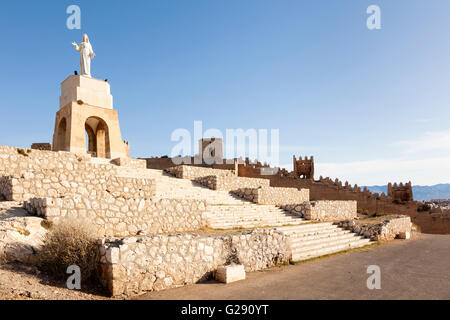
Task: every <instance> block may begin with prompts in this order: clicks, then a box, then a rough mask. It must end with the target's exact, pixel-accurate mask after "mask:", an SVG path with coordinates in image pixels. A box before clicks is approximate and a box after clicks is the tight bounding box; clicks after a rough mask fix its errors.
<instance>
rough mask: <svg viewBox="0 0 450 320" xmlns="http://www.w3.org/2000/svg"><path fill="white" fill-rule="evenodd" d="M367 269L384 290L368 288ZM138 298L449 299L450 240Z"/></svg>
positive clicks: (426, 240)
mask: <svg viewBox="0 0 450 320" xmlns="http://www.w3.org/2000/svg"><path fill="white" fill-rule="evenodd" d="M368 265H378V266H379V267H380V268H381V289H380V290H369V289H367V286H366V281H367V278H368V277H369V276H370V274H367V266H368ZM138 299H180V300H181V299H194V300H197V299H199V300H208V299H221V300H222V299H225V300H226V299H238V300H240V299H250V300H253V299H261V300H264V299H283V300H288V299H369V300H370V299H450V235H425V234H415V235H414V238H413V239H412V240H395V241H392V242H389V243H386V244H382V245H374V246H372V247H369V248H367V249H362V250H359V251H353V252H348V253H343V254H338V255H334V256H330V257H325V258H321V259H318V260H313V261H309V262H305V263H300V264H297V265H291V266H283V267H277V268H272V269H269V270H265V271H261V272H253V273H249V274H247V279H246V280H244V281H239V282H235V283H231V284H228V285H225V284H221V283H216V282H213V281H211V282H207V283H201V284H195V285H190V286H185V287H181V288H175V289H170V290H165V291H160V292H151V293H148V294H146V295H143V296H140V297H138Z"/></svg>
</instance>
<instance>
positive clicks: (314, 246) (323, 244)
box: [292, 237, 370, 254]
mask: <svg viewBox="0 0 450 320" xmlns="http://www.w3.org/2000/svg"><path fill="white" fill-rule="evenodd" d="M360 240H365V239H364V238H362V237H359V238H356V237H353V238H344V239H340V240H328V239H318V240H313V241H311V242H310V243H309V244H307V245H305V246H298V245H297V246H295V247H294V248H293V249H292V251H293V253H294V252H295V254H301V253H302V252H307V251H311V250H321V249H323V248H328V247H331V246H339V245H341V244H348V243H352V242H355V241H360ZM367 240H369V239H367ZM369 241H370V240H369Z"/></svg>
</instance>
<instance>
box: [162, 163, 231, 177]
mask: <svg viewBox="0 0 450 320" xmlns="http://www.w3.org/2000/svg"><path fill="white" fill-rule="evenodd" d="M165 171H167V172H169V173H170V174H172V175H174V176H175V177H177V178H181V179H189V180H195V179H198V178H202V177H206V176H212V175H215V176H227V177H234V176H235V173H234V171H232V170H224V169H212V168H203V167H195V166H187V165H180V166H176V167H172V168H168V169H166V170H165Z"/></svg>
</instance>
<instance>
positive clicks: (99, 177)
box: [0, 146, 155, 201]
mask: <svg viewBox="0 0 450 320" xmlns="http://www.w3.org/2000/svg"><path fill="white" fill-rule="evenodd" d="M120 159H122V158H120ZM116 160H117V159H116ZM122 160H123V159H122ZM122 160H121V161H119V163H118V165H121V166H127V167H130V168H145V161H144V160H137V159H126V160H123V161H122ZM117 175H118V167H117V165H113V164H111V163H108V160H107V159H93V158H91V157H90V156H89V155H87V154H85V155H82V156H79V155H76V154H74V153H70V152H54V151H41V150H31V149H20V148H12V147H5V146H0V195H3V196H4V197H5V198H6V199H7V200H10V201H24V200H28V199H30V198H33V197H64V196H68V195H70V194H79V195H83V196H87V195H90V196H96V197H100V196H103V193H104V192H108V193H111V194H113V195H114V196H115V197H119V196H121V197H125V198H146V199H147V198H151V197H152V196H153V195H154V193H155V186H154V181H153V180H152V179H140V178H134V179H131V178H121V177H118V176H117Z"/></svg>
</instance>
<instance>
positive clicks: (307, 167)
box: [294, 156, 314, 180]
mask: <svg viewBox="0 0 450 320" xmlns="http://www.w3.org/2000/svg"><path fill="white" fill-rule="evenodd" d="M294 175H295V176H296V177H298V178H301V179H310V180H313V179H314V157H313V156H311V158H310V159H308V157H305V159H302V157H300V158H299V159H298V160H297V158H295V156H294Z"/></svg>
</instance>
